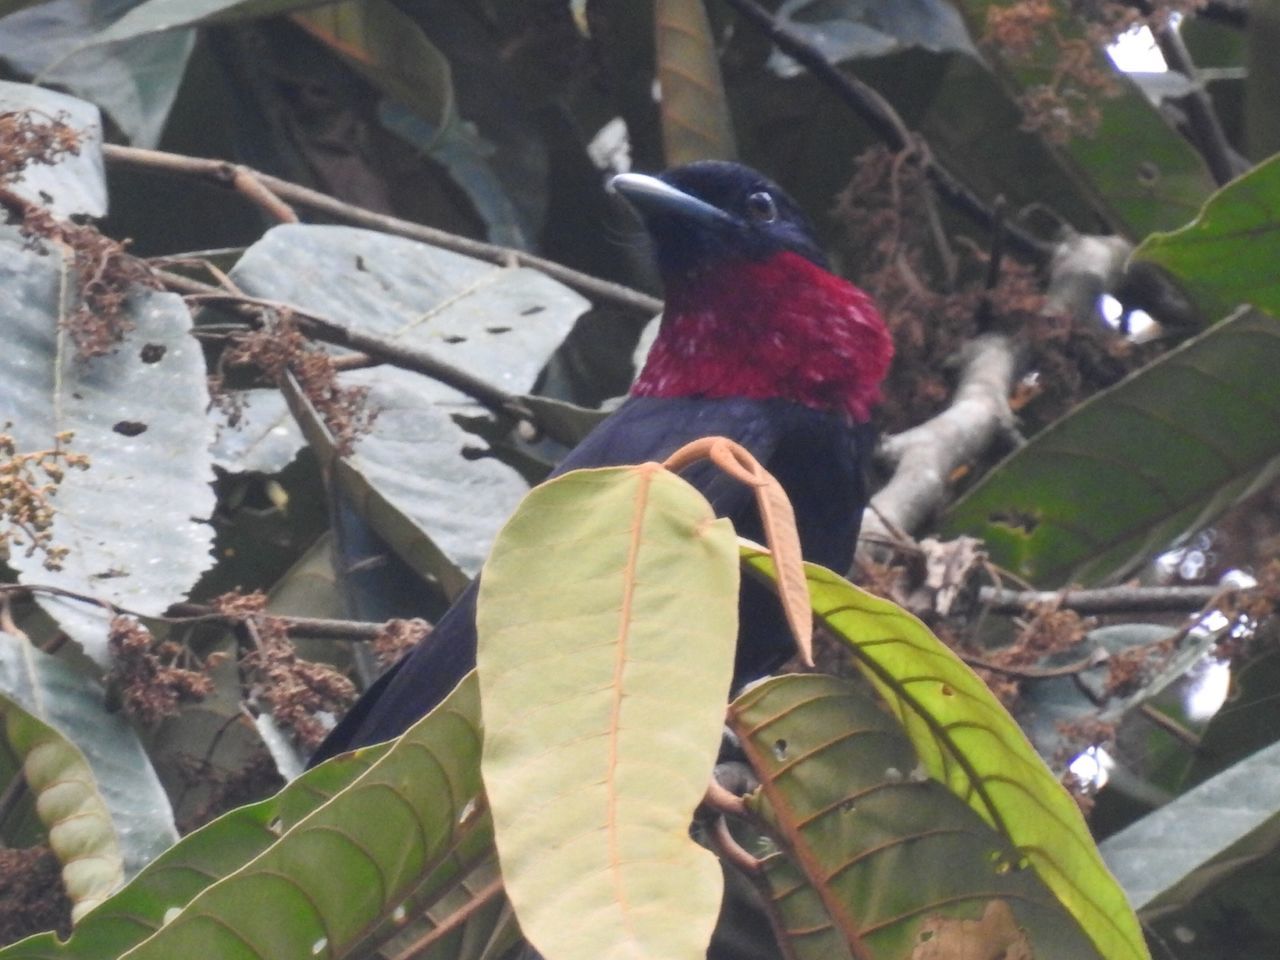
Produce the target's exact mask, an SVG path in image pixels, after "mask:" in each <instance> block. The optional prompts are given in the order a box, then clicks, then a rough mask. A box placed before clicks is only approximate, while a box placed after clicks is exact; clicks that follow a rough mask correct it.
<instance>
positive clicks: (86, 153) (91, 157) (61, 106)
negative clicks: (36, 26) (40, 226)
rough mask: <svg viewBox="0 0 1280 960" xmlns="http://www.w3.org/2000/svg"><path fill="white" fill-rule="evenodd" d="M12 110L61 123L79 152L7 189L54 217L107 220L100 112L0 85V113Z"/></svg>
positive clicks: (23, 87) (28, 172) (32, 89)
mask: <svg viewBox="0 0 1280 960" xmlns="http://www.w3.org/2000/svg"><path fill="white" fill-rule="evenodd" d="M0 30H3V27H0ZM0 46H2V42H0ZM15 110H32V111H34V113H35V115H36V117H37V118H41V117H47V118H52V119H57V120H60V121H61V122H62V123H65V124H66V125H67V126H69V127H71V129H72V130H75V131H76V133H77V134H79V150H78V151H77V152H76V153H74V154H67V155H64V156H62V157H60V158H59V159H58V162H57V163H54V164H41V163H33V164H31V165H30V166H28V167H27V168H26V169H25V170H23V171H22V173H21V174H20V175H19V176H18V178H17V179H16V180H14V181H11V182H10V183H8V184H7V186H8V187H9V189H11V190H12V191H13V192H14V193H16V194H18V195H19V196H20V197H24V198H26V199H27V200H30V201H32V202H34V203H41V204H43V205H44V206H45V207H47V208H48V209H49V212H50V213H52V214H53V215H54V216H56V217H63V218H66V217H70V216H72V215H74V214H85V215H87V216H90V217H102V216H105V215H106V212H107V177H106V173H105V171H104V170H103V167H102V116H101V115H100V114H99V113H98V108H97V107H95V106H94V105H93V104H91V103H86V102H85V101H83V100H77V99H76V98H75V97H69V96H67V95H66V94H65V93H58V92H57V91H56V90H46V89H45V88H44V87H36V86H32V85H31V84H27V83H10V82H8V81H0V113H9V112H11V111H15Z"/></svg>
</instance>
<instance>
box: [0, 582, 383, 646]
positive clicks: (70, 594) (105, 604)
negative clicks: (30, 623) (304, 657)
mask: <svg viewBox="0 0 1280 960" xmlns="http://www.w3.org/2000/svg"><path fill="white" fill-rule="evenodd" d="M37 593H42V594H47V595H49V596H54V597H62V598H64V599H67V600H76V601H78V602H80V603H87V604H90V605H92V606H96V607H101V608H103V609H105V610H106V611H107V612H108V613H111V614H114V615H117V616H125V617H134V618H136V619H146V620H155V621H158V622H160V623H170V624H175V625H189V624H195V623H214V624H224V625H226V626H235V625H237V624H241V623H245V622H248V621H250V620H261V619H264V618H266V619H271V620H279V621H280V622H282V623H283V624H285V626H286V627H288V629H289V632H290V633H298V634H301V635H302V636H306V637H314V638H316V639H318V640H372V639H374V638H375V637H377V636H379V635H380V634H381V633H382V632H383V630H384V629H385V628H386V624H385V623H369V622H365V621H360V620H335V619H330V618H326V617H286V616H276V615H275V614H271V613H250V614H244V615H241V616H238V615H234V614H227V613H219V612H218V611H216V610H214V609H213V608H212V607H208V606H205V605H203V604H196V603H176V604H174V605H173V606H171V607H170V608H169V612H168V614H166V615H164V616H155V615H152V614H148V613H139V612H138V611H137V610H131V609H129V608H128V607H122V606H120V605H119V604H115V603H111V602H110V601H107V600H103V599H102V598H101V597H93V596H89V595H88V594H84V593H77V592H76V591H74V590H67V589H65V588H63V587H55V586H51V585H48V584H38V583H3V584H0V599H2V600H3V601H4V602H8V601H9V600H11V599H26V598H29V597H30V596H32V595H33V594H37Z"/></svg>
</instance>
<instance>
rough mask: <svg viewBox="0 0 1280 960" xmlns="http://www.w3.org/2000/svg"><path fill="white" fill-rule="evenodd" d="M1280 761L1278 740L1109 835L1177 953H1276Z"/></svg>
mask: <svg viewBox="0 0 1280 960" xmlns="http://www.w3.org/2000/svg"><path fill="white" fill-rule="evenodd" d="M1278 760H1280V744H1272V745H1271V746H1269V747H1267V748H1265V749H1263V750H1259V751H1258V752H1257V753H1255V754H1253V755H1252V756H1249V757H1247V758H1246V759H1244V760H1242V761H1241V762H1239V763H1237V764H1235V765H1234V766H1232V767H1230V768H1228V769H1227V770H1225V771H1223V772H1222V773H1220V774H1218V775H1217V776H1216V777H1213V778H1212V779H1210V780H1207V781H1205V782H1204V783H1202V784H1200V785H1199V786H1197V787H1195V788H1194V789H1192V790H1189V791H1188V792H1187V793H1185V794H1183V795H1182V796H1180V797H1178V798H1177V799H1176V800H1173V801H1172V802H1170V803H1168V804H1166V805H1165V806H1163V807H1161V808H1160V809H1158V810H1156V811H1154V812H1152V813H1149V814H1148V815H1147V816H1145V817H1143V818H1142V819H1141V820H1138V821H1137V822H1136V823H1134V824H1132V825H1130V826H1128V827H1126V828H1125V829H1124V830H1121V831H1120V832H1119V833H1116V834H1113V835H1112V836H1110V837H1108V838H1107V839H1106V840H1104V841H1103V842H1102V844H1101V849H1102V853H1103V856H1105V857H1106V859H1107V863H1108V864H1109V865H1110V866H1111V869H1112V870H1114V871H1115V874H1116V876H1117V878H1119V880H1120V882H1121V883H1122V884H1123V885H1124V887H1125V889H1126V890H1127V891H1128V893H1129V897H1130V899H1131V900H1132V901H1133V902H1134V903H1135V904H1137V905H1138V908H1139V912H1140V915H1141V916H1142V918H1143V921H1144V922H1146V923H1147V924H1148V926H1149V927H1150V928H1151V929H1153V930H1154V931H1155V932H1156V934H1157V935H1158V936H1159V937H1160V938H1161V939H1162V941H1163V942H1165V943H1167V944H1171V945H1172V949H1170V953H1169V955H1170V956H1176V957H1188V958H1194V957H1206V956H1227V955H1229V954H1230V953H1232V952H1237V951H1239V952H1238V955H1240V956H1274V955H1275V950H1276V945H1277V944H1278V943H1280V924H1277V922H1276V916H1275V913H1274V911H1273V910H1271V909H1270V903H1271V902H1272V900H1271V894H1272V891H1274V890H1275V888H1276V882H1277V872H1278V869H1280V857H1278V856H1277V854H1278V853H1280V804H1278V803H1277V797H1280V765H1277V761H1278ZM1191 824H1194V828H1189V825H1191ZM1227 916H1237V917H1248V918H1250V919H1249V921H1248V922H1247V923H1246V924H1244V925H1243V927H1242V928H1241V929H1238V930H1237V929H1235V928H1234V927H1230V926H1227V925H1224V924H1223V923H1222V918H1223V917H1227Z"/></svg>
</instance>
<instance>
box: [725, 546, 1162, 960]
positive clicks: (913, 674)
mask: <svg viewBox="0 0 1280 960" xmlns="http://www.w3.org/2000/svg"><path fill="white" fill-rule="evenodd" d="M743 556H744V558H745V559H746V560H747V561H748V562H749V563H750V564H751V566H753V567H755V568H756V569H758V570H760V571H761V572H763V573H765V574H767V575H769V576H772V575H773V566H772V563H771V561H770V560H769V557H768V556H767V555H766V554H762V553H761V552H760V551H759V550H758V549H753V548H750V547H743ZM808 572H809V590H810V595H811V596H812V598H813V609H814V613H815V615H817V616H818V618H819V619H820V620H821V621H823V622H824V623H825V624H826V625H827V626H828V627H829V628H830V629H831V630H832V631H833V632H834V633H835V634H837V635H838V636H840V637H841V638H843V639H844V640H846V641H847V642H848V644H849V646H850V648H851V649H852V651H853V654H854V658H855V663H856V664H857V666H858V668H859V669H860V670H861V671H862V673H863V674H864V675H865V676H866V677H867V678H868V679H869V680H870V681H871V682H872V684H874V685H875V687H876V690H877V692H878V693H879V694H880V695H881V696H882V697H883V698H884V700H885V702H886V704H888V706H889V708H890V709H891V710H892V711H893V713H894V715H895V716H896V717H897V718H898V721H899V722H900V723H901V724H902V728H903V730H904V731H905V732H906V734H907V737H908V738H909V739H910V740H911V743H912V745H913V746H914V747H915V749H916V752H917V753H918V754H919V756H920V760H921V762H922V763H923V765H924V769H925V770H926V771H927V772H928V774H929V775H930V776H932V777H933V778H934V779H936V780H939V781H941V782H942V783H944V784H945V785H946V786H947V787H948V788H950V789H951V791H952V792H953V793H955V794H956V795H957V796H959V797H961V798H963V799H964V800H965V801H966V802H967V803H968V804H969V805H970V806H971V807H973V809H975V810H976V811H977V812H978V813H979V814H980V815H981V816H982V817H983V818H984V819H985V820H986V821H987V822H988V823H990V824H991V825H992V826H993V827H995V828H996V829H997V830H999V831H1000V832H1001V833H1003V834H1004V835H1005V836H1007V837H1008V838H1009V839H1010V840H1011V841H1012V842H1013V844H1014V846H1015V847H1017V849H1018V850H1019V851H1020V852H1021V853H1022V855H1023V856H1025V857H1026V858H1027V860H1028V861H1029V862H1030V864H1031V865H1032V866H1033V867H1034V868H1035V870H1036V872H1037V873H1039V874H1040V877H1041V879H1043V880H1044V882H1045V883H1046V884H1048V886H1049V888H1050V889H1051V890H1052V891H1053V892H1054V894H1055V895H1056V896H1057V897H1058V899H1059V900H1060V901H1061V902H1062V904H1063V905H1064V906H1065V907H1066V908H1067V909H1068V910H1069V911H1070V912H1071V914H1072V915H1073V916H1074V917H1075V918H1076V920H1077V921H1078V922H1079V923H1080V925H1081V926H1082V927H1083V928H1084V929H1085V930H1086V931H1087V932H1088V933H1089V936H1090V937H1091V938H1092V940H1093V942H1094V945H1095V946H1096V947H1097V949H1098V952H1099V953H1101V954H1102V955H1103V956H1104V957H1107V958H1108V960H1119V958H1147V957H1148V956H1149V954H1148V952H1147V948H1146V943H1145V941H1144V939H1143V936H1142V931H1141V929H1140V928H1139V926H1138V920H1137V917H1136V916H1135V915H1134V913H1133V910H1132V909H1131V908H1130V906H1129V903H1128V901H1127V900H1126V899H1125V896H1124V892H1123V891H1122V890H1121V889H1120V887H1119V885H1118V884H1117V883H1116V881H1115V878H1114V877H1112V876H1111V873H1110V871H1108V870H1107V868H1106V865H1105V864H1103V862H1102V857H1101V856H1100V855H1099V853H1098V848H1097V846H1096V845H1095V844H1094V842H1093V839H1092V837H1091V836H1090V834H1089V828H1088V826H1087V825H1086V824H1085V822H1084V817H1083V816H1082V815H1081V813H1080V809H1079V807H1078V806H1077V805H1076V803H1075V801H1074V800H1073V799H1072V798H1071V796H1070V795H1069V794H1068V793H1067V792H1066V790H1064V789H1063V787H1062V785H1061V784H1059V783H1058V781H1057V779H1056V778H1055V777H1054V776H1053V774H1052V773H1051V772H1050V770H1049V768H1048V767H1047V766H1045V764H1044V761H1043V760H1041V759H1040V757H1039V755H1038V754H1037V753H1036V752H1035V749H1034V748H1033V747H1032V746H1031V744H1030V742H1028V740H1027V738H1026V736H1025V735H1024V734H1023V732H1022V729H1021V728H1020V727H1019V726H1018V725H1017V723H1016V722H1015V721H1014V720H1013V718H1012V717H1010V716H1009V714H1008V712H1007V711H1006V710H1005V709H1004V707H1002V706H1001V705H1000V702H999V701H998V700H996V698H995V696H994V695H993V694H992V693H991V691H990V690H988V689H987V686H986V684H984V683H983V682H982V680H981V679H979V678H978V676H977V675H976V674H975V673H974V672H973V671H972V670H970V669H969V668H968V667H967V666H965V664H964V663H963V662H962V661H961V660H960V658H959V657H957V656H956V655H955V653H953V652H952V651H951V650H950V649H949V648H948V647H947V646H946V645H945V644H943V643H942V642H941V641H940V640H938V638H937V637H935V636H934V635H933V634H932V633H931V632H930V631H929V628H928V627H926V626H925V625H924V624H923V623H921V622H920V621H919V620H917V619H916V618H915V617H913V616H911V614H909V613H907V612H906V611H905V610H903V609H902V608H901V607H899V606H897V605H896V604H893V603H890V602H889V601H887V600H882V599H880V598H879V597H874V596H872V595H871V594H869V593H867V592H865V591H863V590H860V589H858V588H857V587H855V586H854V585H853V584H851V583H849V582H848V581H847V580H845V579H844V578H843V577H840V576H839V575H837V574H834V573H832V572H831V571H830V570H826V569H824V568H822V567H819V566H816V565H812V564H810V565H808Z"/></svg>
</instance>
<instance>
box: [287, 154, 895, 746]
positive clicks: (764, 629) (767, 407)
mask: <svg viewBox="0 0 1280 960" xmlns="http://www.w3.org/2000/svg"><path fill="white" fill-rule="evenodd" d="M615 184H616V189H617V190H618V192H620V193H622V194H624V195H625V196H626V197H627V198H628V199H629V200H631V202H632V203H633V205H634V206H635V207H636V208H637V209H638V210H639V211H640V213H641V215H642V217H644V219H645V223H646V226H647V227H648V229H649V232H650V234H651V236H652V238H653V242H654V247H655V255H656V257H657V260H658V263H659V266H660V268H661V270H662V273H663V277H664V281H665V283H666V286H667V308H666V311H665V313H664V319H663V324H662V330H661V332H660V333H659V336H658V340H657V342H656V343H655V345H654V349H653V351H652V353H651V354H650V359H649V362H648V363H647V364H646V366H645V369H644V370H643V371H642V373H641V376H640V378H639V379H638V380H637V383H636V387H635V388H634V389H633V396H632V397H631V398H630V399H629V400H627V402H626V403H624V404H623V405H622V406H621V407H620V408H619V409H618V410H617V411H616V412H615V413H613V414H612V415H611V416H609V417H608V418H607V419H606V420H604V421H603V422H602V423H601V424H600V425H599V426H598V427H597V428H596V429H595V430H594V431H593V432H592V433H591V434H590V435H589V436H588V437H587V438H586V439H585V440H584V441H583V442H582V443H581V444H580V445H579V446H578V447H577V448H576V449H575V450H574V451H573V452H572V453H570V454H569V456H568V457H567V458H566V459H565V460H564V462H563V463H561V465H560V466H559V468H558V469H557V470H556V474H560V473H563V472H565V471H568V470H573V469H578V468H581V467H600V466H614V465H621V464H628V463H640V462H644V461H649V460H657V461H661V460H663V459H665V458H666V457H667V456H668V455H669V454H671V453H672V452H674V451H675V450H677V449H678V448H679V447H681V446H683V445H684V444H685V443H687V442H689V441H691V440H695V439H698V438H700V437H704V436H713V435H715V436H724V437H728V438H730V439H731V440H734V441H736V442H737V443H739V444H741V445H742V446H744V447H746V448H747V449H748V450H749V451H750V452H751V453H752V454H753V455H754V456H755V457H756V458H757V459H758V460H759V461H760V462H761V463H763V464H764V466H765V467H766V469H768V470H769V471H770V472H771V473H773V474H774V475H775V476H776V477H777V478H778V479H779V481H780V482H781V483H782V485H783V487H784V488H785V489H786V491H787V494H788V496H789V497H790V498H791V501H792V504H793V505H794V507H795V513H796V521H797V524H798V526H799V531H800V542H801V547H802V549H803V551H804V554H805V557H806V558H807V559H809V560H813V561H816V562H818V563H821V564H824V565H826V566H829V567H832V568H834V569H837V570H842V569H844V568H846V567H847V566H848V564H849V563H850V561H851V559H852V556H853V548H854V543H855V540H856V538H857V533H858V526H859V523H860V521H861V517H862V510H863V507H864V506H865V505H866V501H867V490H866V487H865V480H864V478H863V467H864V465H865V463H866V461H867V458H868V457H869V455H870V450H871V446H872V442H873V436H872V431H871V428H870V426H869V425H868V424H867V422H866V421H867V412H868V410H869V408H870V406H871V404H873V403H874V402H875V400H876V399H877V398H878V396H879V393H878V391H879V384H880V381H881V380H882V379H883V377H884V374H885V371H886V369H887V366H888V362H889V358H890V356H891V354H892V347H891V345H890V343H889V339H888V334H887V332H886V331H885V329H884V325H883V323H882V322H881V321H880V317H879V315H878V313H876V311H875V308H874V306H873V305H872V304H871V302H870V300H869V299H868V298H867V297H866V295H865V294H864V293H862V291H860V290H858V289H857V288H856V287H854V286H852V285H851V284H849V283H847V282H846V281H844V280H842V279H840V278H839V277H836V276H834V275H833V274H831V273H829V272H827V271H826V270H825V269H824V267H825V260H824V258H823V257H822V253H821V250H820V249H819V248H818V246H817V244H816V242H815V241H814V240H813V236H812V232H811V230H810V228H809V225H808V222H807V221H806V220H805V219H804V217H803V214H801V212H800V211H799V209H798V208H797V207H796V206H795V204H794V202H793V201H791V200H790V198H788V197H787V196H786V195H785V194H784V193H783V192H782V191H781V190H780V189H778V187H777V186H776V185H775V184H773V183H771V182H770V181H768V180H767V179H765V178H764V177H762V176H761V175H760V174H758V173H756V172H755V171H752V170H749V169H748V168H746V167H742V166H739V165H737V164H726V163H703V164H692V165H690V166H688V167H683V168H677V169H676V170H674V171H670V172H668V173H667V174H664V175H663V177H662V178H661V179H655V178H648V177H638V176H635V175H628V176H626V177H622V178H618V179H617V180H616V181H615ZM684 476H685V478H686V479H688V480H689V481H690V482H691V483H692V484H694V485H695V486H696V487H698V489H700V490H701V491H702V492H703V494H704V495H705V496H706V497H707V499H708V500H709V501H710V503H711V505H712V507H713V508H714V509H715V511H716V513H717V514H718V515H720V516H724V517H728V518H730V519H731V520H732V521H733V523H734V526H735V527H736V528H737V530H738V531H739V533H741V534H742V535H744V536H747V537H751V538H752V539H756V540H760V539H762V533H761V530H760V523H759V518H758V516H757V514H756V510H755V506H754V500H753V495H752V493H751V492H750V491H749V490H747V489H746V488H744V487H743V486H742V485H740V484H738V483H736V482H734V481H732V480H729V479H728V478H727V477H725V476H723V475H722V474H721V473H719V471H717V470H715V468H713V467H711V466H710V465H709V464H697V465H695V466H693V467H691V468H690V469H688V470H687V471H686V472H685V474H684ZM475 596H476V587H475V585H474V584H473V585H472V586H471V587H470V588H469V589H468V590H466V591H465V592H464V593H463V594H462V596H461V597H460V598H459V599H458V601H457V602H456V603H455V604H454V606H453V607H452V608H450V610H449V611H448V612H447V613H446V614H445V615H444V617H442V618H441V620H440V621H439V623H437V624H436V627H435V630H434V631H433V632H432V634H431V635H430V636H429V637H428V638H427V639H426V640H425V641H424V642H423V643H422V644H420V645H419V646H418V647H417V648H415V649H414V650H412V651H410V652H409V653H408V654H407V655H406V656H405V657H404V658H403V659H401V660H400V662H399V663H397V664H396V665H395V666H394V667H393V668H392V669H391V670H390V671H388V672H387V673H386V674H384V675H383V677H382V678H380V679H379V680H378V681H377V682H376V683H375V684H374V685H373V686H372V687H370V688H369V690H368V691H366V693H365V694H364V696H363V697H362V698H361V700H360V701H359V702H358V703H357V704H356V705H355V707H354V708H352V710H351V711H350V713H348V715H347V716H346V717H345V718H344V719H343V720H342V722H341V723H340V724H339V725H338V726H337V727H336V728H335V729H334V731H333V732H332V733H331V734H330V735H329V737H328V738H327V739H326V740H325V742H324V743H323V744H322V745H321V746H320V748H319V749H318V750H317V751H316V754H315V756H314V757H313V758H312V762H313V763H316V762H319V761H320V760H323V759H325V758H327V757H329V756H332V755H334V754H335V753H339V752H342V751H344V750H349V749H352V748H354V747H358V746H362V745H365V744H370V743H376V742H378V741H381V740H385V739H389V738H390V737H394V736H396V735H398V734H400V733H402V732H403V731H404V730H405V729H407V728H408V727H409V726H410V725H411V724H412V723H413V722H414V721H416V720H417V719H418V718H419V717H421V716H423V715H424V714H425V713H426V712H427V711H428V710H429V709H430V708H431V707H433V706H434V705H435V704H437V703H439V702H440V700H441V699H443V698H444V696H445V695H447V694H448V692H449V691H450V690H451V689H452V688H453V686H454V685H455V684H456V683H457V682H458V681H459V680H460V679H461V678H462V677H463V676H465V674H466V673H467V671H469V670H470V669H471V668H472V667H474V665H475V654H476V633H475ZM740 623H741V627H740V633H739V641H738V654H737V661H736V665H735V680H734V682H735V685H738V684H741V683H743V682H745V681H747V680H751V679H754V678H756V677H759V676H762V675H764V674H765V673H767V672H769V671H770V670H773V669H774V668H776V667H777V666H778V665H779V664H780V663H782V661H783V660H785V659H786V658H787V657H788V655H789V654H790V652H791V650H792V649H793V648H792V645H791V640H790V635H789V632H788V630H787V628H786V626H785V623H784V621H783V618H782V615H781V611H780V608H779V607H778V603H777V600H776V598H774V597H773V596H772V594H771V593H770V592H769V591H768V589H767V588H765V587H764V586H762V585H760V584H758V583H755V582H754V581H751V580H750V579H749V578H744V581H743V591H742V608H741V617H740Z"/></svg>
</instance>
